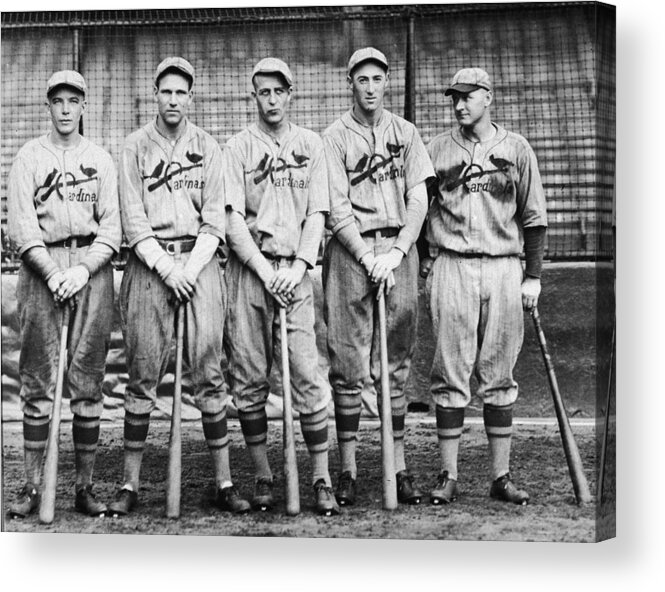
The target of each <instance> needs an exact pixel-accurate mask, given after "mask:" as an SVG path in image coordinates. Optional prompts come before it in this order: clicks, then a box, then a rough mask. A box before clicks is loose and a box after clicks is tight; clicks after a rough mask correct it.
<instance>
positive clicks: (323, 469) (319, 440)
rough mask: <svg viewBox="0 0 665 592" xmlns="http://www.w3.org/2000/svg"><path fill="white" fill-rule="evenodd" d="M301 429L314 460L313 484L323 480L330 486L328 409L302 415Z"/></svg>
mask: <svg viewBox="0 0 665 592" xmlns="http://www.w3.org/2000/svg"><path fill="white" fill-rule="evenodd" d="M300 429H301V430H302V436H303V438H304V440H305V444H307V450H308V451H309V456H310V458H311V459H312V483H316V482H317V481H318V480H319V479H323V480H324V481H325V482H326V485H328V486H330V485H331V483H330V472H329V471H328V409H327V408H325V407H324V408H323V409H321V410H320V411H317V412H315V413H301V414H300Z"/></svg>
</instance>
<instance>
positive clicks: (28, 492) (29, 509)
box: [8, 483, 40, 519]
mask: <svg viewBox="0 0 665 592" xmlns="http://www.w3.org/2000/svg"><path fill="white" fill-rule="evenodd" d="M39 501H40V495H39V491H37V488H36V487H35V486H34V485H33V484H32V483H26V484H25V485H24V486H23V489H21V491H19V493H18V495H17V496H16V500H15V501H14V503H13V504H12V505H11V506H9V512H8V515H9V517H10V518H19V519H20V518H25V517H26V516H27V515H28V514H32V513H33V512H34V511H35V510H36V509H37V508H39Z"/></svg>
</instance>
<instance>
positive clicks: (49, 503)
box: [39, 304, 70, 524]
mask: <svg viewBox="0 0 665 592" xmlns="http://www.w3.org/2000/svg"><path fill="white" fill-rule="evenodd" d="M69 319H70V308H69V304H65V306H64V309H63V311H62V325H61V329H60V349H59V352H58V373H57V377H56V383H55V394H54V395H53V410H52V412H51V423H50V425H49V432H48V440H47V444H46V455H45V460H44V486H43V488H42V500H41V503H40V505H39V521H40V522H42V523H43V524H51V522H53V518H54V517H55V489H56V485H57V481H58V446H59V439H60V417H61V411H62V391H63V385H64V381H65V368H66V366H67V339H68V335H69Z"/></svg>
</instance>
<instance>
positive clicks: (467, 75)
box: [445, 68, 492, 95]
mask: <svg viewBox="0 0 665 592" xmlns="http://www.w3.org/2000/svg"><path fill="white" fill-rule="evenodd" d="M478 88H484V89H485V90H492V83H491V82H490V75H489V74H488V73H487V72H485V70H483V69H482V68H462V69H461V70H459V71H458V72H457V73H456V74H455V76H453V80H452V82H451V83H450V86H449V87H448V88H447V89H446V92H445V94H446V95H449V94H451V93H453V92H461V93H468V92H471V91H474V90H477V89H478Z"/></svg>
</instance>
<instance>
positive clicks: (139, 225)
mask: <svg viewBox="0 0 665 592" xmlns="http://www.w3.org/2000/svg"><path fill="white" fill-rule="evenodd" d="M193 82H194V68H193V67H192V65H191V64H190V63H189V62H188V61H187V60H185V59H183V58H181V57H169V58H166V59H165V60H164V61H162V62H161V63H160V64H159V65H158V66H157V70H156V72H155V78H154V95H155V102H156V103H157V109H158V114H157V118H156V119H155V120H154V121H152V122H150V123H148V124H147V125H146V126H144V127H143V128H141V129H139V130H138V131H136V132H134V133H132V134H131V135H130V136H128V138H127V139H126V141H125V145H124V148H123V151H122V157H121V161H120V212H121V217H122V225H123V230H124V233H125V237H126V239H127V243H128V245H129V247H130V248H131V249H132V251H131V254H130V256H129V260H128V262H127V267H126V269H125V272H124V275H123V278H122V285H121V289H120V312H121V319H122V328H123V334H124V338H125V347H126V353H127V364H128V370H129V383H128V385H127V392H126V394H125V421H124V448H125V453H124V485H123V486H122V488H121V489H120V490H119V492H118V494H117V496H116V498H115V501H114V502H112V503H111V505H110V507H109V511H110V513H111V514H112V515H117V516H122V515H124V514H127V513H128V512H129V511H131V510H132V509H133V508H134V506H135V505H136V503H137V499H138V491H139V472H140V468H141V459H142V455H143V448H144V445H145V441H146V437H147V434H148V425H149V421H150V413H151V411H152V410H153V409H154V408H155V402H156V397H157V385H158V384H159V382H160V380H161V379H162V377H163V375H164V373H165V371H166V366H167V362H168V359H169V349H170V348H169V346H170V343H171V340H172V338H173V334H174V318H175V310H176V306H177V305H178V304H180V303H182V304H183V306H184V310H185V338H184V351H183V359H184V362H185V364H186V365H187V366H188V368H189V372H190V377H191V382H192V385H193V389H194V398H195V401H196V404H197V406H198V408H199V409H200V411H201V419H202V423H203V434H204V436H205V439H206V442H207V444H208V448H209V450H210V453H211V456H212V460H213V467H214V475H215V483H216V487H217V489H216V498H215V503H216V505H217V506H218V507H219V508H220V509H223V510H229V511H232V512H236V513H244V512H247V511H249V503H248V502H247V501H246V500H244V499H242V498H241V497H240V494H239V493H238V491H237V490H236V488H235V487H234V485H233V483H232V480H231V470H230V466H229V450H228V435H227V425H226V402H227V391H226V384H225V382H224V377H223V374H222V330H223V327H224V312H225V300H226V294H225V289H224V278H223V272H222V268H221V266H220V261H219V260H218V257H217V254H216V253H217V250H218V247H219V246H220V245H223V244H224V242H225V234H226V224H225V217H226V214H225V199H224V194H223V186H222V151H221V148H220V147H219V145H218V144H217V142H216V141H215V140H214V139H213V138H212V137H211V136H210V135H209V134H207V133H206V132H204V131H203V130H202V129H200V128H198V127H197V126H195V125H193V124H192V123H191V122H190V121H189V120H188V119H187V112H188V109H189V107H190V105H191V103H192V97H193V93H192V85H193Z"/></svg>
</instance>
